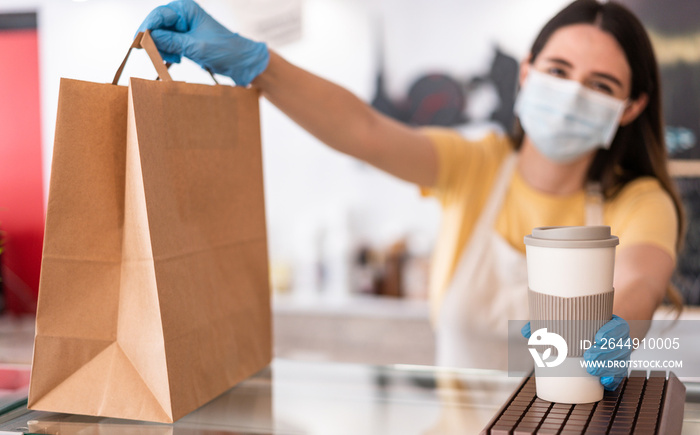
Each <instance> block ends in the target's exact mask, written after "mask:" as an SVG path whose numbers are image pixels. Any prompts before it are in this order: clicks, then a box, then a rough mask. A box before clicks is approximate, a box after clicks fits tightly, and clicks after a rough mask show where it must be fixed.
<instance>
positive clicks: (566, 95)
mask: <svg viewBox="0 0 700 435" xmlns="http://www.w3.org/2000/svg"><path fill="white" fill-rule="evenodd" d="M624 108H625V102H624V101H623V100H618V99H617V98H613V97H611V96H608V95H604V94H602V93H600V92H597V91H594V90H591V89H588V88H586V87H584V86H583V85H581V84H580V83H578V82H576V81H573V80H565V79H561V78H557V77H554V76H551V75H549V74H545V73H542V72H539V71H537V70H534V69H531V70H530V72H529V73H528V76H527V78H526V80H525V83H524V85H523V88H522V90H521V91H520V94H519V95H518V98H517V100H516V102H515V113H516V115H518V117H519V118H520V124H521V126H522V127H523V130H524V131H525V133H526V134H527V136H528V137H529V138H530V140H531V141H532V143H533V144H534V145H535V147H537V149H538V150H539V151H540V152H541V153H542V154H543V155H544V156H546V157H547V158H549V159H550V160H553V161H555V162H558V163H570V162H573V161H574V160H576V159H578V158H579V157H581V156H583V155H585V154H586V153H588V152H589V151H591V150H593V149H596V148H606V149H607V148H609V147H610V143H611V142H612V140H613V138H614V137H615V132H617V127H618V125H619V123H620V117H621V116H622V112H623V111H624Z"/></svg>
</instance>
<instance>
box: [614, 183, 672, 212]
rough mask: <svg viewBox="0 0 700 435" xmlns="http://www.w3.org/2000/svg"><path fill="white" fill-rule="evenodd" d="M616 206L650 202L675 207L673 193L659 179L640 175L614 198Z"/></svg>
mask: <svg viewBox="0 0 700 435" xmlns="http://www.w3.org/2000/svg"><path fill="white" fill-rule="evenodd" d="M611 202H612V204H614V205H616V206H617V207H616V208H621V209H622V208H625V207H630V206H642V205H645V204H649V203H656V204H666V205H670V206H671V207H673V200H672V199H671V195H669V194H668V192H666V191H665V190H664V189H663V187H661V183H659V180H657V179H656V178H653V177H639V178H637V179H635V180H632V181H630V182H629V183H627V184H626V185H625V186H624V187H623V188H622V189H621V190H620V192H618V194H617V195H615V197H614V198H613V199H612V201H611Z"/></svg>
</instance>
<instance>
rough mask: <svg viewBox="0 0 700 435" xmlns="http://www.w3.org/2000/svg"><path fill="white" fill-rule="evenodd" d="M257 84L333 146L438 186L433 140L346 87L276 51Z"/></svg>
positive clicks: (401, 176) (269, 97)
mask: <svg viewBox="0 0 700 435" xmlns="http://www.w3.org/2000/svg"><path fill="white" fill-rule="evenodd" d="M253 85H254V86H256V87H258V88H260V89H261V91H262V93H263V95H264V96H265V97H266V98H267V99H268V100H269V101H270V102H271V103H273V104H274V105H275V106H277V107H278V108H279V109H280V110H282V111H283V112H284V113H285V114H287V116H289V117H290V118H291V119H292V120H294V121H295V122H296V123H298V124H299V125H300V126H301V127H303V128H304V129H305V130H307V131H308V132H310V133H311V134H313V135H314V136H316V137H317V138H318V139H319V140H321V141H322V142H324V143H326V144H327V145H329V146H330V147H332V148H334V149H336V150H338V151H340V152H342V153H345V154H348V155H351V156H353V157H356V158H358V159H361V160H364V161H366V162H368V163H370V164H372V165H374V166H376V167H378V168H380V169H383V170H385V171H387V172H389V173H391V174H393V175H395V176H397V177H399V178H402V179H404V180H407V181H410V182H414V183H417V184H419V185H424V186H431V185H433V183H434V181H435V178H436V174H437V157H436V155H435V151H434V149H433V146H432V144H431V142H430V140H429V139H428V137H427V136H426V135H424V134H422V133H421V132H420V131H418V130H417V129H414V128H411V127H409V126H406V125H404V124H401V123H399V122H396V121H394V120H392V119H390V118H388V117H386V116H384V115H382V114H381V113H379V112H377V111H376V110H374V109H373V108H371V107H370V106H369V105H367V104H366V103H364V102H363V101H361V100H360V99H359V98H357V97H356V96H355V95H353V94H352V93H351V92H349V91H348V90H346V89H344V88H342V87H341V86H338V85H336V84H334V83H332V82H330V81H327V80H325V79H322V78H320V77H318V76H316V75H314V74H311V73H310V72H308V71H305V70H303V69H301V68H298V67H296V66H294V65H292V64H291V63H289V62H287V61H286V60H284V59H283V58H282V57H280V56H279V55H277V54H276V53H274V52H270V62H269V64H268V67H267V69H266V70H265V72H263V73H262V74H261V75H260V76H258V77H257V78H256V79H255V80H254V81H253Z"/></svg>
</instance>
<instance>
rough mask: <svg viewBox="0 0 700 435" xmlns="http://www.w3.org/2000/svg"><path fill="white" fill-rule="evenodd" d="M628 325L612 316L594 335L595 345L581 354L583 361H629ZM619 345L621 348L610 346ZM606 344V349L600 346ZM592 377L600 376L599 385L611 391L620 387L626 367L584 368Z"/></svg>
mask: <svg viewBox="0 0 700 435" xmlns="http://www.w3.org/2000/svg"><path fill="white" fill-rule="evenodd" d="M629 338H630V325H629V324H628V323H627V322H626V321H625V319H623V318H622V317H618V316H616V315H614V314H613V317H612V320H610V321H609V322H608V323H606V324H605V325H603V326H601V327H600V329H599V330H598V332H596V334H595V343H594V345H593V346H591V347H590V348H589V349H587V350H586V351H585V352H584V353H583V359H584V360H586V361H587V362H589V363H591V362H594V361H621V362H622V361H624V362H627V361H629V359H630V354H631V353H632V346H630V342H629ZM612 343H615V344H617V343H619V344H621V345H622V346H610V344H612ZM603 344H606V346H605V347H606V349H602V347H603V346H602V345H603ZM586 370H587V371H588V373H590V374H592V375H593V376H600V383H601V384H603V387H605V389H606V390H608V391H612V390H614V389H616V388H617V386H618V385H620V382H622V380H623V379H624V378H625V376H627V367H626V365H623V367H592V366H590V365H589V366H588V367H587V368H586Z"/></svg>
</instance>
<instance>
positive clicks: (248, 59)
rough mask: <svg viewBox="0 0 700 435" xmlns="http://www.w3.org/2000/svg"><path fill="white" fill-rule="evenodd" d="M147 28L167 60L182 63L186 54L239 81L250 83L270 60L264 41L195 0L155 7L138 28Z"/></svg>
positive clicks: (207, 66)
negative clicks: (218, 17) (229, 26)
mask: <svg viewBox="0 0 700 435" xmlns="http://www.w3.org/2000/svg"><path fill="white" fill-rule="evenodd" d="M147 29H150V30H151V36H152V37H153V41H154V42H155V43H156V47H158V51H160V54H161V56H162V57H163V59H164V60H165V61H166V62H173V63H178V62H180V59H181V56H185V57H187V58H189V59H191V60H193V61H195V62H196V63H198V64H199V65H200V66H201V67H202V68H205V69H208V70H209V71H211V72H214V73H217V74H222V75H225V76H228V77H231V78H232V79H233V81H235V82H236V84H237V85H242V86H247V85H248V84H250V82H252V81H253V79H254V78H255V77H257V76H258V75H259V74H260V73H262V72H263V71H264V70H265V68H267V64H268V62H269V60H270V54H269V52H268V51H267V46H266V45H265V44H264V43H262V42H254V41H251V40H249V39H246V38H244V37H242V36H240V35H239V34H237V33H233V32H231V31H230V30H228V29H227V28H226V27H224V26H222V25H221V24H219V23H218V22H217V21H216V20H214V19H213V18H212V17H210V16H209V14H207V13H206V12H205V11H204V9H202V8H201V7H200V6H199V5H198V4H197V3H195V2H193V1H192V0H178V1H174V2H171V3H168V4H167V5H165V6H159V7H157V8H155V9H154V10H153V11H151V13H150V14H148V16H147V17H146V19H145V20H144V21H143V23H141V26H140V27H139V30H138V32H143V31H144V30H147ZM138 32H137V33H138Z"/></svg>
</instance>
